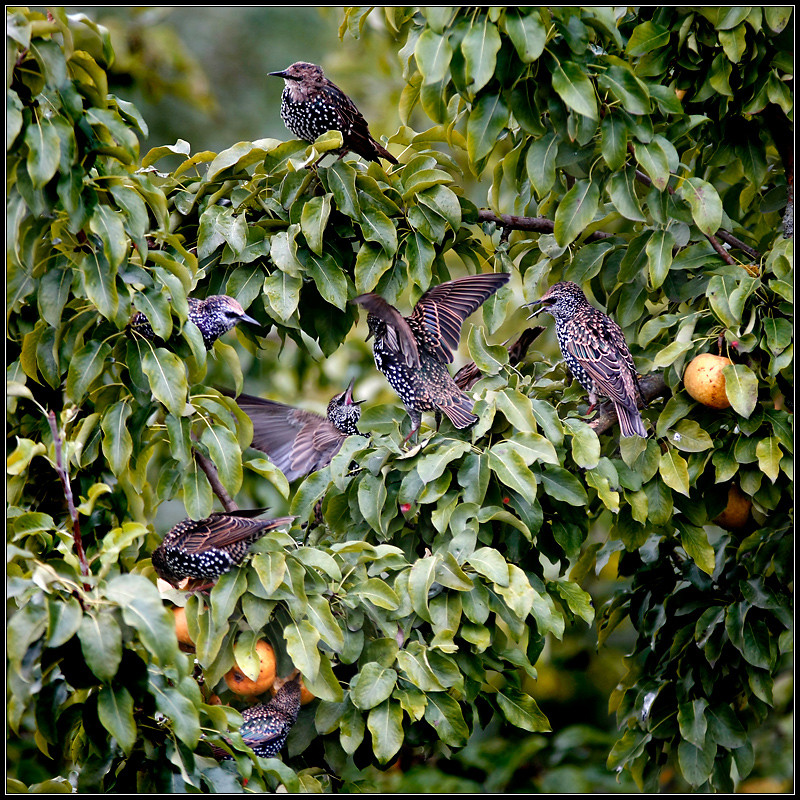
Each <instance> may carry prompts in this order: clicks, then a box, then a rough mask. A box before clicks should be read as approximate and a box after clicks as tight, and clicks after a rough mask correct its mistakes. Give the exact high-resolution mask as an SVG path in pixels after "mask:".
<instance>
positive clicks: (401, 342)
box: [352, 292, 419, 367]
mask: <svg viewBox="0 0 800 800" xmlns="http://www.w3.org/2000/svg"><path fill="white" fill-rule="evenodd" d="M352 302H354V303H358V304H359V305H362V306H364V308H366V309H367V311H369V313H370V314H374V315H375V316H376V317H378V319H380V320H382V321H383V322H385V323H386V346H387V347H388V348H389V349H390V350H392V351H393V352H395V353H402V354H403V357H404V358H405V361H406V363H407V364H408V366H409V367H419V351H418V349H417V340H416V339H415V338H414V333H413V331H412V330H411V327H410V325H409V324H408V322H407V321H406V318H405V317H404V316H403V315H402V314H401V313H400V312H399V311H398V310H397V309H396V308H395V307H394V306H393V305H392V304H391V303H387V302H386V300H384V299H383V298H382V297H381V296H380V295H379V294H374V293H373V292H370V293H368V294H360V295H359V296H358V297H354V298H353V301H352Z"/></svg>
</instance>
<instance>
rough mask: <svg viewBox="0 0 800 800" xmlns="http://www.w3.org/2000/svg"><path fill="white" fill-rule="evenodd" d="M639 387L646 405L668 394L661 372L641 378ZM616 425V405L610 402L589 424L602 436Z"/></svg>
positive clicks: (605, 404)
mask: <svg viewBox="0 0 800 800" xmlns="http://www.w3.org/2000/svg"><path fill="white" fill-rule="evenodd" d="M639 386H640V387H641V389H642V396H643V398H644V401H645V402H646V403H649V402H650V401H651V400H655V398H656V397H660V396H661V395H663V394H666V392H667V384H666V383H665V381H664V376H663V375H662V374H661V373H660V372H654V373H653V374H651V375H645V376H644V377H643V378H640V379H639ZM616 423H617V412H616V411H615V410H614V404H613V403H612V402H610V401H609V402H606V403H603V405H601V406H600V408H598V410H597V414H596V416H595V418H594V419H593V420H592V421H591V422H590V423H589V427H591V428H594V430H595V432H596V433H597V434H598V435H600V434H601V433H605V431H607V430H608V429H609V428H611V427H613V426H614V425H616Z"/></svg>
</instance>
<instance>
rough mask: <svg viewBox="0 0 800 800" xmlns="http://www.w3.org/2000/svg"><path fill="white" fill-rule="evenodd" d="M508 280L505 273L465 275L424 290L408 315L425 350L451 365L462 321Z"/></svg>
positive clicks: (507, 275) (508, 276) (459, 337)
mask: <svg viewBox="0 0 800 800" xmlns="http://www.w3.org/2000/svg"><path fill="white" fill-rule="evenodd" d="M510 277H511V276H510V275H509V274H508V273H506V272H497V273H491V272H490V273H486V274H481V275H467V276H466V277H464V278H456V279H455V280H452V281H447V282H445V283H440V284H439V285H438V286H434V287H433V288H432V289H428V291H427V292H425V294H423V295H422V297H420V299H419V302H418V303H417V304H416V306H414V311H413V312H412V313H411V317H412V319H413V320H415V321H416V322H417V323H418V324H419V327H420V330H421V335H422V336H423V337H424V340H425V345H426V347H427V348H428V350H430V351H431V352H433V353H435V354H436V355H437V356H438V357H439V358H440V359H441V360H442V361H445V362H448V363H450V362H452V361H453V352H452V351H453V350H455V349H456V348H457V347H458V343H459V340H460V339H461V327H462V326H463V324H464V320H465V319H466V318H467V317H468V316H469V315H470V314H472V312H473V311H475V310H476V309H477V308H478V307H479V306H480V305H481V304H482V303H483V302H484V301H485V300H486V299H487V298H488V297H490V296H491V295H492V294H494V293H495V292H496V291H497V290H498V289H499V288H500V287H501V286H503V285H504V284H506V283H507V282H508V280H509V278H510Z"/></svg>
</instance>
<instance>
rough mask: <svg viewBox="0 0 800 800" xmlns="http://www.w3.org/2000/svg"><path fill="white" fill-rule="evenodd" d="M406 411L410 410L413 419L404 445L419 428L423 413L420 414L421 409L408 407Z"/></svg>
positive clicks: (410, 416)
mask: <svg viewBox="0 0 800 800" xmlns="http://www.w3.org/2000/svg"><path fill="white" fill-rule="evenodd" d="M406 411H407V412H408V416H409V418H410V420H411V430H410V431H409V432H408V436H406V438H405V439H403V444H404V445H405V444H406V443H407V442H408V440H409V439H410V438H411V437H412V436H413V435H414V434H415V433H416V432H417V431H418V430H419V428H420V425H421V424H422V414H420V412H419V411H416V410H415V409H413V408H406Z"/></svg>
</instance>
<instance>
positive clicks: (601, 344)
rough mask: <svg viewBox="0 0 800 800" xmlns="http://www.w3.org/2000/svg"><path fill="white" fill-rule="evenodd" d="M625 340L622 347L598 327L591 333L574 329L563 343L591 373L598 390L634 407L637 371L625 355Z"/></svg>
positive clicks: (625, 404)
mask: <svg viewBox="0 0 800 800" xmlns="http://www.w3.org/2000/svg"><path fill="white" fill-rule="evenodd" d="M623 344H624V345H625V350H624V351H621V350H620V347H619V345H618V344H617V343H616V342H614V341H613V340H610V339H607V338H604V337H601V336H598V335H597V332H596V331H594V332H592V333H591V334H589V333H583V332H573V336H571V337H570V338H569V339H568V340H567V341H566V343H565V345H564V347H565V348H566V350H567V351H568V352H569V353H570V354H571V355H573V356H574V357H575V358H576V359H577V360H578V362H579V363H580V365H581V366H582V367H583V368H584V369H585V370H586V372H587V373H588V374H589V377H590V378H591V379H592V382H593V383H594V385H595V387H596V389H597V393H598V394H601V395H604V396H605V397H607V398H608V399H609V400H612V401H613V402H615V403H621V404H622V405H624V406H633V407H634V408H635V407H636V391H637V389H636V386H635V384H634V376H635V371H634V372H632V371H631V368H630V366H629V364H628V359H627V358H626V357H625V352H627V350H628V346H627V345H626V344H625V342H624V340H623ZM628 355H630V354H628Z"/></svg>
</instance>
